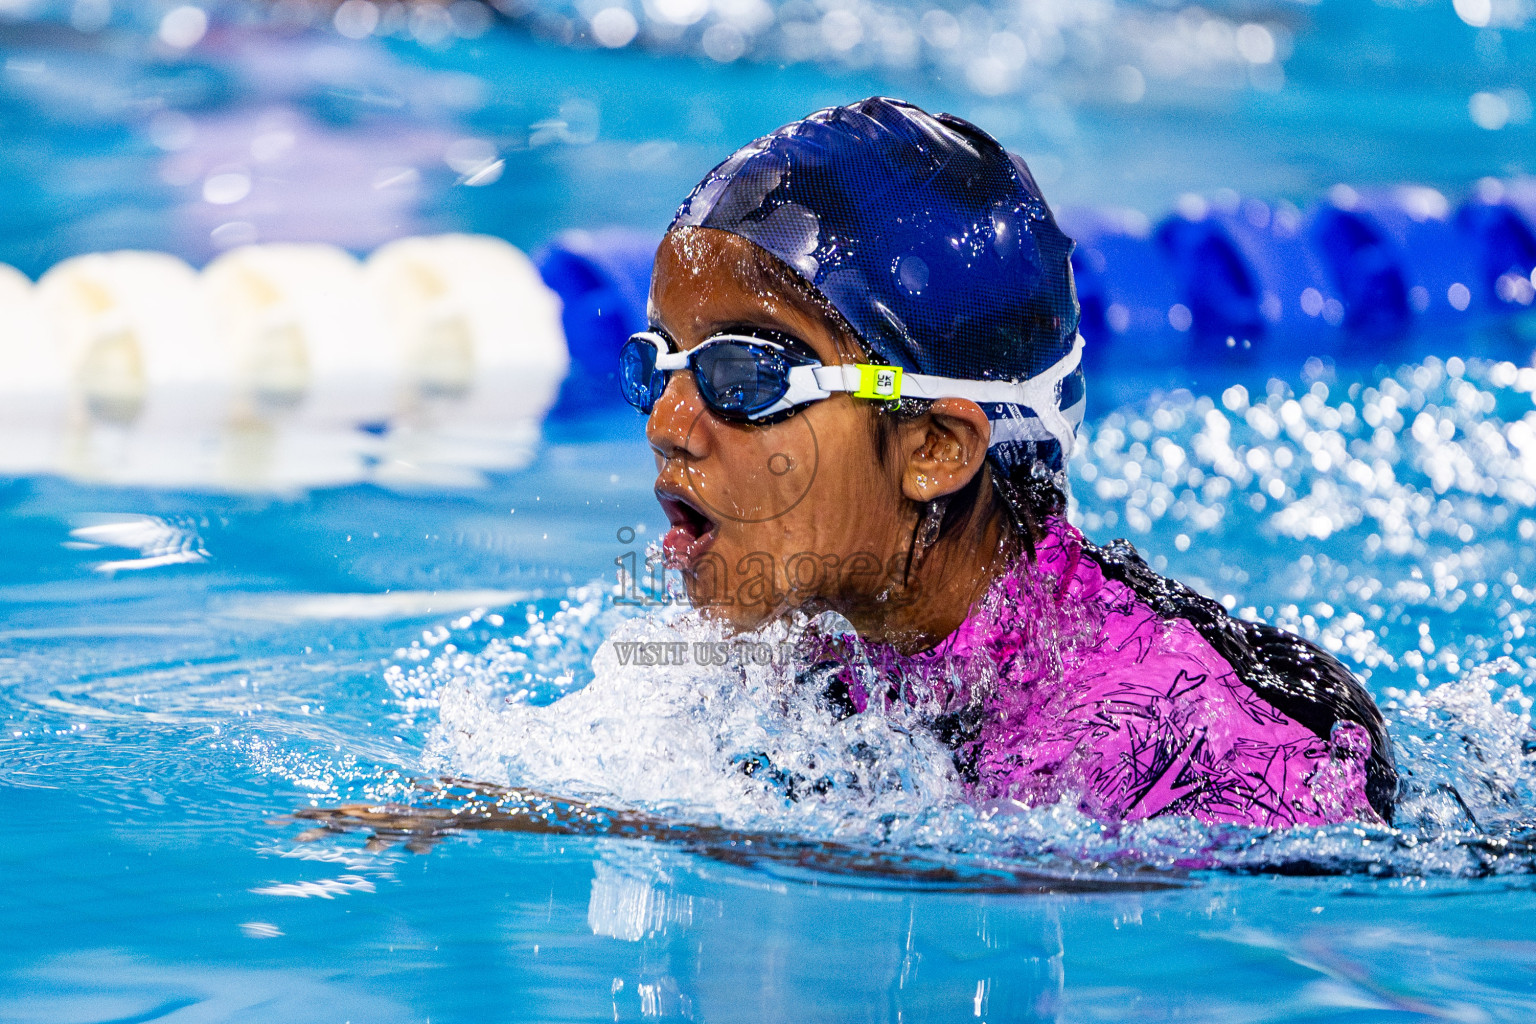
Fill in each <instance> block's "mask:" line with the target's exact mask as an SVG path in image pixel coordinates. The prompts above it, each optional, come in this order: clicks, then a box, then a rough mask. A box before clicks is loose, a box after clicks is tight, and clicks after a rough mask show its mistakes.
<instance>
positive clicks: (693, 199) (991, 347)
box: [672, 97, 1084, 473]
mask: <svg viewBox="0 0 1536 1024" xmlns="http://www.w3.org/2000/svg"><path fill="white" fill-rule="evenodd" d="M672 227H673V228H679V227H703V228H718V229H720V230H722V231H728V232H730V233H732V234H735V235H740V236H741V237H743V238H745V239H747V240H748V241H751V242H754V243H756V244H757V245H759V246H761V247H762V248H763V249H766V250H767V251H768V252H770V253H772V254H773V255H774V256H776V257H778V259H780V260H782V261H783V262H784V263H786V264H787V265H789V266H790V267H791V268H793V269H794V270H795V271H796V272H798V273H799V274H800V275H801V276H802V277H803V278H804V279H805V280H806V281H808V282H810V284H811V285H812V286H813V287H815V288H816V289H817V290H818V291H820V293H821V294H822V295H824V296H825V297H826V299H827V301H829V302H830V303H831V304H832V306H833V307H834V308H835V309H836V310H837V311H838V312H839V313H841V314H842V316H843V318H844V319H845V320H847V321H848V323H849V324H850V325H851V326H852V327H853V329H854V330H855V331H857V332H858V334H859V337H860V338H861V340H862V341H863V342H864V344H865V346H866V347H867V348H868V349H869V351H870V353H871V354H872V355H873V356H875V357H877V358H879V359H881V360H884V361H885V362H886V363H888V364H890V365H893V366H900V367H902V368H903V370H905V371H906V372H909V373H922V374H932V375H935V376H940V377H950V378H957V379H961V380H980V381H1018V382H1024V381H1030V380H1031V379H1032V378H1033V379H1034V381H1033V383H1034V385H1035V386H1034V387H1030V388H1027V390H1025V389H1021V392H1020V399H1021V400H1020V401H1017V402H1010V403H1006V404H1004V403H997V404H992V403H982V408H983V409H984V410H985V411H986V413H987V417H988V419H989V420H991V422H992V447H991V450H990V452H989V454H990V455H991V457H992V459H993V460H994V462H995V463H996V464H997V466H998V467H999V468H1000V469H1001V470H1003V471H1004V472H1005V473H1007V472H1009V471H1011V470H1012V469H1014V468H1015V467H1018V466H1023V465H1029V464H1031V463H1036V464H1043V465H1044V466H1046V467H1048V468H1050V469H1053V470H1056V469H1060V468H1061V467H1062V464H1063V461H1064V455H1065V454H1070V449H1071V445H1072V441H1073V438H1074V437H1075V433H1076V429H1077V426H1078V425H1079V424H1080V423H1081V422H1082V416H1083V406H1084V401H1083V398H1084V387H1083V374H1082V369H1081V367H1080V362H1081V359H1080V354H1081V343H1080V341H1079V340H1078V338H1077V322H1078V306H1077V293H1076V289H1075V287H1074V286H1073V282H1072V266H1071V262H1070V256H1071V253H1072V244H1073V243H1072V240H1071V239H1070V238H1068V237H1067V236H1066V235H1064V234H1063V233H1062V232H1061V229H1060V228H1058V227H1057V226H1056V220H1055V218H1054V217H1052V216H1051V211H1050V208H1049V207H1047V206H1046V204H1045V199H1044V197H1043V196H1041V194H1040V188H1039V186H1037V185H1036V184H1035V179H1034V177H1033V176H1032V175H1031V174H1030V173H1029V168H1028V167H1027V166H1025V164H1024V161H1023V160H1022V159H1021V158H1019V157H1017V156H1014V155H1012V154H1010V153H1008V152H1007V151H1006V150H1004V149H1003V147H1002V146H1001V145H999V144H998V142H997V140H995V139H993V138H992V137H991V136H990V135H988V134H986V133H985V132H983V131H982V130H981V129H979V128H977V127H975V126H974V125H972V124H970V123H968V122H966V121H963V120H961V119H960V118H958V117H953V116H951V115H948V114H940V115H938V116H937V117H935V116H933V115H931V114H928V113H926V112H924V111H922V110H919V109H918V108H917V107H914V106H912V105H911V104H909V103H902V102H900V101H898V100H890V99H883V98H880V97H874V98H871V99H867V100H864V101H862V102H859V103H855V104H852V105H850V106H846V107H828V108H827V109H825V110H819V111H817V112H816V113H814V114H812V115H810V116H809V117H806V118H804V119H802V120H799V121H796V122H794V123H792V124H788V125H785V126H784V127H783V128H780V129H779V130H778V131H776V132H773V133H772V134H771V135H766V136H764V137H763V138H761V139H758V140H757V141H756V142H753V143H751V144H749V145H747V146H744V147H743V148H742V149H740V150H738V151H737V152H736V153H734V154H733V155H731V156H730V157H729V158H728V159H726V160H725V161H724V162H723V163H721V164H720V165H719V166H718V167H716V168H715V169H714V170H713V171H711V172H709V174H708V175H707V176H705V178H704V180H703V181H702V182H700V183H699V184H698V186H697V187H695V188H694V190H693V191H692V192H691V193H689V195H688V198H687V199H686V200H685V201H684V202H683V205H682V206H681V207H680V208H679V209H678V211H677V215H676V217H674V218H673V221H672Z"/></svg>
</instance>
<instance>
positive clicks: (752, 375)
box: [619, 331, 1083, 450]
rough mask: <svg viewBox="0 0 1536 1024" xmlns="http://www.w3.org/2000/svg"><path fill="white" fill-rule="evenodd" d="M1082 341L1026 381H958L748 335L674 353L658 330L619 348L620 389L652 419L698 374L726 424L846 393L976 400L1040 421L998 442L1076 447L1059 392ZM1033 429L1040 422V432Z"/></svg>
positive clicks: (1076, 412)
mask: <svg viewBox="0 0 1536 1024" xmlns="http://www.w3.org/2000/svg"><path fill="white" fill-rule="evenodd" d="M1082 353H1083V339H1082V336H1081V335H1078V336H1077V337H1075V338H1074V339H1073V344H1072V348H1071V350H1070V351H1068V352H1067V354H1066V355H1064V356H1063V357H1062V358H1061V359H1060V360H1058V361H1057V362H1056V363H1055V364H1053V365H1052V366H1050V367H1048V368H1046V369H1045V370H1043V371H1041V372H1040V373H1038V374H1035V375H1034V376H1033V377H1030V378H1028V379H1026V380H1022V381H1005V380H956V379H954V378H952V377H934V376H931V375H929V374H924V373H905V372H904V371H903V370H902V368H901V367H899V366H879V365H873V364H869V363H839V364H837V365H835V366H827V365H825V364H823V363H822V362H820V361H819V360H817V359H814V358H811V357H810V356H805V355H801V354H800V353H798V352H795V351H793V350H791V349H789V348H786V347H785V346H783V345H781V344H779V343H778V342H775V341H770V340H768V339H765V338H757V337H753V336H751V335H744V334H717V335H715V336H713V337H711V338H706V339H705V340H704V341H702V342H700V343H699V344H698V345H696V346H695V347H693V348H691V349H689V350H688V351H687V352H672V351H669V343H668V341H667V339H666V338H665V337H663V336H662V335H660V334H657V333H656V332H654V331H641V332H640V333H638V334H635V335H633V336H632V337H631V338H630V339H629V340H628V341H627V342H625V343H624V347H623V348H622V349H620V350H619V385H620V387H621V388H622V389H623V392H624V399H625V401H627V402H629V404H630V405H632V406H634V407H635V408H636V409H639V410H640V411H641V412H643V413H646V414H649V413H650V411H651V409H653V408H654V407H655V405H656V403H657V401H659V400H660V398H661V393H662V392H663V391H664V390H666V386H667V381H668V380H669V379H670V378H671V375H672V373H674V372H675V371H677V370H688V371H690V372H692V373H693V378H694V382H695V383H696V384H697V385H698V389H699V395H700V396H701V397H702V398H703V399H704V404H705V405H707V406H708V407H709V408H710V410H711V411H712V412H714V413H716V414H717V415H719V416H721V417H722V418H724V419H728V420H736V421H740V422H759V421H762V420H765V419H768V418H769V417H772V416H776V415H778V414H779V413H782V412H785V411H787V410H789V409H793V408H795V407H796V406H800V405H806V404H808V403H811V402H819V401H821V400H822V399H824V398H831V397H832V395H833V394H835V393H837V392H840V391H841V392H847V393H849V394H851V395H853V397H855V398H866V399H873V400H877V401H894V400H896V399H899V398H925V399H935V398H968V399H970V400H971V401H973V402H978V403H992V404H999V405H1022V406H1027V407H1028V408H1029V409H1031V410H1032V411H1033V412H1034V416H1030V417H1025V418H1024V419H1022V420H1019V421H1018V422H1016V423H1009V424H1008V427H1009V428H1010V429H1007V430H998V429H997V426H999V425H994V430H993V438H992V441H993V443H994V444H996V443H1000V442H1001V441H1004V440H1020V439H1032V438H1033V437H1034V435H1036V434H1038V435H1039V436H1040V437H1042V438H1054V439H1056V440H1059V441H1061V442H1062V444H1063V448H1064V450H1067V449H1070V447H1071V443H1072V436H1073V433H1074V431H1075V427H1076V424H1075V423H1074V422H1073V421H1072V420H1073V419H1081V416H1082V409H1081V405H1082V403H1081V402H1079V403H1078V404H1077V405H1076V406H1074V407H1073V408H1072V409H1069V410H1062V409H1061V408H1060V407H1059V406H1058V403H1057V399H1058V394H1059V392H1058V387H1059V385H1060V384H1061V382H1062V381H1063V380H1065V379H1066V378H1067V377H1068V376H1069V375H1070V374H1071V373H1072V372H1073V371H1074V370H1076V369H1077V367H1078V365H1079V364H1080V363H1081V361H1082ZM1031 423H1033V424H1036V426H1034V427H1033V428H1032V427H1031Z"/></svg>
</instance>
